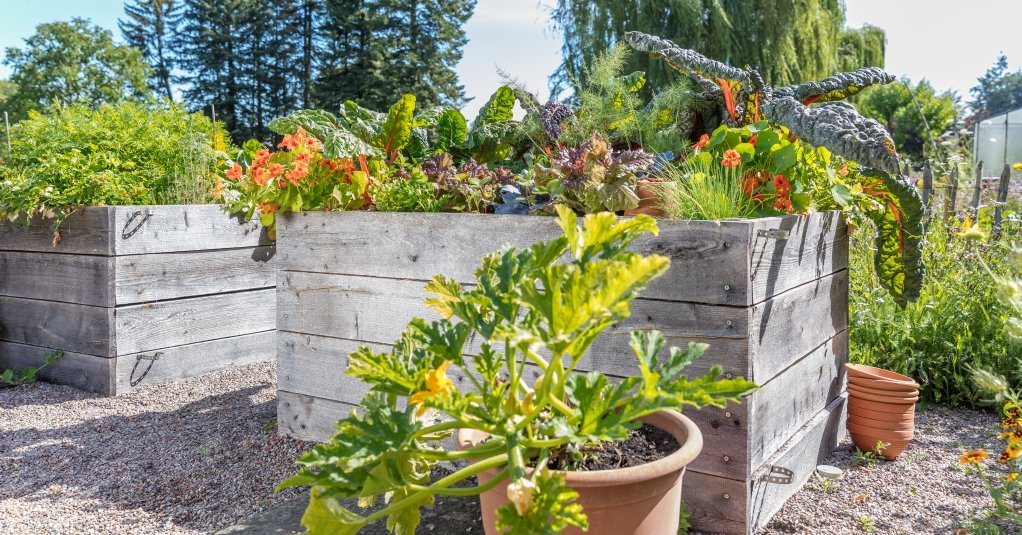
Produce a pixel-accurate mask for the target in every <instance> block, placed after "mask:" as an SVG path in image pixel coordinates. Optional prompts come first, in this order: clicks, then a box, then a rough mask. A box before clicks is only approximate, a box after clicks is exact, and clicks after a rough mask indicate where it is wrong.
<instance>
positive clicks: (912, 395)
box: [848, 383, 919, 403]
mask: <svg viewBox="0 0 1022 535" xmlns="http://www.w3.org/2000/svg"><path fill="white" fill-rule="evenodd" d="M848 391H849V392H855V393H857V394H872V395H874V396H877V397H881V398H885V399H888V400H892V401H893V400H897V401H906V402H907V401H910V400H911V401H913V402H915V401H916V400H918V399H919V391H918V390H909V391H905V390H881V389H879V388H870V387H868V386H862V385H857V384H855V383H848ZM878 403H883V401H880V402H878Z"/></svg>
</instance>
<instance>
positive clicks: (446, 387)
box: [408, 360, 454, 416]
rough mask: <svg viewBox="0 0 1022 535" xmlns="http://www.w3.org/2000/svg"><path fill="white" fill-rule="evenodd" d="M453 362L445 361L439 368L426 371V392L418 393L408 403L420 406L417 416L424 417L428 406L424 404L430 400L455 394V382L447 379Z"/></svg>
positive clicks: (416, 410) (416, 411) (416, 412)
mask: <svg viewBox="0 0 1022 535" xmlns="http://www.w3.org/2000/svg"><path fill="white" fill-rule="evenodd" d="M450 365H451V361H449V360H445V361H444V363H443V364H441V365H440V367H439V368H437V369H435V370H428V371H426V390H422V391H420V392H416V393H414V394H412V395H411V397H409V398H408V403H411V404H413V405H418V406H419V408H417V409H415V415H416V416H422V415H423V414H425V412H426V405H424V404H423V402H425V401H426V400H427V399H429V398H435V397H439V396H446V395H449V394H450V393H451V392H454V381H452V380H450V378H448V377H447V367H448V366H450Z"/></svg>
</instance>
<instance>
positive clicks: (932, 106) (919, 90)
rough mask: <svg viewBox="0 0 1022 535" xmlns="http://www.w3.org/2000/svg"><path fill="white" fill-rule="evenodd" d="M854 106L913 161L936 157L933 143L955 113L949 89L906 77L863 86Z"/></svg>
mask: <svg viewBox="0 0 1022 535" xmlns="http://www.w3.org/2000/svg"><path fill="white" fill-rule="evenodd" d="M913 95H914V96H915V99H914V100H913ZM856 108H858V109H859V112H860V113H862V114H863V115H865V116H866V117H871V118H873V119H876V120H877V121H880V124H882V125H884V127H886V128H887V131H888V132H890V133H891V137H893V138H894V143H895V144H896V145H897V147H898V152H899V153H901V154H902V155H903V156H909V157H911V158H912V159H914V160H917V161H920V160H923V159H924V158H927V157H929V158H939V157H940V155H939V154H933V146H934V142H935V141H936V140H938V139H939V138H940V136H941V134H943V133H944V132H946V131H947V130H948V129H949V128H951V127H952V126H954V123H955V118H956V117H957V115H958V109H957V108H956V106H955V100H954V95H952V94H951V92H950V91H945V92H943V93H939V94H938V93H937V92H936V91H935V90H934V89H933V86H932V85H930V82H928V81H926V80H921V81H919V83H917V84H912V81H911V80H909V79H908V78H902V79H900V80H898V81H897V82H894V83H892V84H887V85H878V86H873V87H868V88H866V89H865V90H863V92H862V93H861V94H860V95H859V99H858V102H857V103H856ZM920 113H921V115H920ZM923 117H925V121H924V120H923ZM927 125H929V128H927Z"/></svg>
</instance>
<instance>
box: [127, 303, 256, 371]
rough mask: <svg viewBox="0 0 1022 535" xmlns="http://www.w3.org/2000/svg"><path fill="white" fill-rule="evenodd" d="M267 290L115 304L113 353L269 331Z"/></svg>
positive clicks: (134, 351)
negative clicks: (115, 338)
mask: <svg viewBox="0 0 1022 535" xmlns="http://www.w3.org/2000/svg"><path fill="white" fill-rule="evenodd" d="M274 295H275V291H274V290H273V289H267V290H252V291H245V292H236V293H229V294H220V295H208V296H203V297H192V298H187V299H177V300H173V301H158V302H155V303H147V304H141V305H129V306H125V307H118V308H117V315H116V318H115V322H116V329H117V354H118V355H130V354H132V353H142V352H146V351H153V350H157V349H163V348H167V347H175V346H179V345H184V344H194V343H198V342H203V341H206V340H215V339H219V338H229V337H232V336H240V335H243V334H252V333H258V332H262V331H268V330H272V329H274V328H275V327H274V318H275V315H276V312H275V306H274Z"/></svg>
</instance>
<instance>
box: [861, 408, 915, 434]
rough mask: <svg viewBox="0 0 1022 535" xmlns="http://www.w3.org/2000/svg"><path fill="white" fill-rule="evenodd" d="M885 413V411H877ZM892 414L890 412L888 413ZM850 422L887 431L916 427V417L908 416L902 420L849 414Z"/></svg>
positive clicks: (906, 429)
mask: <svg viewBox="0 0 1022 535" xmlns="http://www.w3.org/2000/svg"><path fill="white" fill-rule="evenodd" d="M876 414H885V413H882V412H881V413H876ZM886 414H890V413H886ZM848 422H849V423H853V424H856V425H862V426H866V427H872V428H874V429H884V430H887V431H908V430H910V429H914V428H915V419H914V418H908V419H907V420H906V419H902V420H876V419H873V418H870V417H868V416H857V415H852V414H849V415H848Z"/></svg>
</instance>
